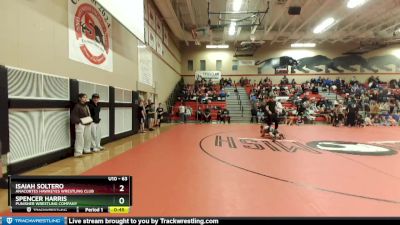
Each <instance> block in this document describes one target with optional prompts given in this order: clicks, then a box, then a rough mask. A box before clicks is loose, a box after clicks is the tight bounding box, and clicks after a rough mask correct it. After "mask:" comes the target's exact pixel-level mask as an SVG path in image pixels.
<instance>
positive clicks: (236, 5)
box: [232, 0, 242, 12]
mask: <svg viewBox="0 0 400 225" xmlns="http://www.w3.org/2000/svg"><path fill="white" fill-rule="evenodd" d="M241 7H242V0H233V7H232V8H233V11H235V12H237V11H239V10H240V8H241Z"/></svg>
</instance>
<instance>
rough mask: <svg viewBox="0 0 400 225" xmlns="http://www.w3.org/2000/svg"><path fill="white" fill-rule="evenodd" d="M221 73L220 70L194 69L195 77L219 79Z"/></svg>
mask: <svg viewBox="0 0 400 225" xmlns="http://www.w3.org/2000/svg"><path fill="white" fill-rule="evenodd" d="M221 77H222V73H221V71H196V72H195V79H196V80H198V79H202V78H204V79H206V80H208V79H211V80H213V81H216V80H221Z"/></svg>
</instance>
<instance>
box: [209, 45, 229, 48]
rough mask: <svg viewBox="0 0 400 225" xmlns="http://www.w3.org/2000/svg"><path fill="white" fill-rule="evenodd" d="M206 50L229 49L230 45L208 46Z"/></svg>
mask: <svg viewBox="0 0 400 225" xmlns="http://www.w3.org/2000/svg"><path fill="white" fill-rule="evenodd" d="M206 48H229V45H206Z"/></svg>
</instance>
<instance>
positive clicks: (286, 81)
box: [281, 75, 289, 85]
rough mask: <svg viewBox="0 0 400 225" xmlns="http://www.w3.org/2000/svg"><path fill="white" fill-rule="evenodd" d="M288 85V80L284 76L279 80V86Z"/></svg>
mask: <svg viewBox="0 0 400 225" xmlns="http://www.w3.org/2000/svg"><path fill="white" fill-rule="evenodd" d="M288 84H289V79H288V78H287V77H286V75H284V76H283V78H282V79H281V85H288Z"/></svg>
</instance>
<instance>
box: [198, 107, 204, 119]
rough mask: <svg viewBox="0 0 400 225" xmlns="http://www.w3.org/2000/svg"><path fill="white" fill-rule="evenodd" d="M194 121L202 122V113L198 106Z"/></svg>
mask: <svg viewBox="0 0 400 225" xmlns="http://www.w3.org/2000/svg"><path fill="white" fill-rule="evenodd" d="M196 119H197V121H203V120H204V118H203V112H202V110H201V107H200V106H199V107H198V108H197V111H196Z"/></svg>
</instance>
